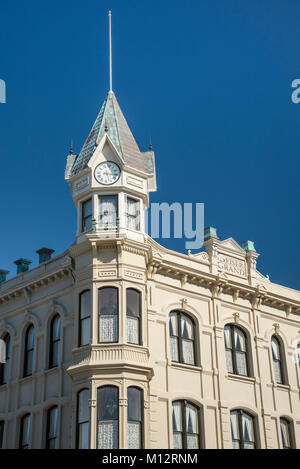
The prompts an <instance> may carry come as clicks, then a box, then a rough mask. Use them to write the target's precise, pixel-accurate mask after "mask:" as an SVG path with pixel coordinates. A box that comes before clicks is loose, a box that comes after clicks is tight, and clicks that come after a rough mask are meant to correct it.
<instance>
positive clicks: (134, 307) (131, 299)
mask: <svg viewBox="0 0 300 469" xmlns="http://www.w3.org/2000/svg"><path fill="white" fill-rule="evenodd" d="M140 300H141V294H140V292H138V291H136V290H132V289H131V288H128V289H127V290H126V304H127V315H128V316H135V317H140V304H141V301H140Z"/></svg>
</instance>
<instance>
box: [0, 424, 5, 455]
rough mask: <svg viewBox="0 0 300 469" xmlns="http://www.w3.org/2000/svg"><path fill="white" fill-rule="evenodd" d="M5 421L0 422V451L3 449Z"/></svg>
mask: <svg viewBox="0 0 300 469" xmlns="http://www.w3.org/2000/svg"><path fill="white" fill-rule="evenodd" d="M4 432H5V420H0V449H4Z"/></svg>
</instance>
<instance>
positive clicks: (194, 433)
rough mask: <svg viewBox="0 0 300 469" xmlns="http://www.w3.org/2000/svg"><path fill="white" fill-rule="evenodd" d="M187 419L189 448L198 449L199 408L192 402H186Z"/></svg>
mask: <svg viewBox="0 0 300 469" xmlns="http://www.w3.org/2000/svg"><path fill="white" fill-rule="evenodd" d="M185 420H186V432H187V447H188V449H197V448H198V446H199V438H198V410H197V409H196V407H194V406H193V405H191V404H186V407H185Z"/></svg>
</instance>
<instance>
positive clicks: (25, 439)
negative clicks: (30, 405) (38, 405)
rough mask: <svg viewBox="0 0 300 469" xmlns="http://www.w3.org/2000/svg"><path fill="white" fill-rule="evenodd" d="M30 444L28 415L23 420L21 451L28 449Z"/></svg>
mask: <svg viewBox="0 0 300 469" xmlns="http://www.w3.org/2000/svg"><path fill="white" fill-rule="evenodd" d="M29 443H30V415H29V414H26V415H24V417H22V419H21V427H20V445H19V448H20V449H28V448H29Z"/></svg>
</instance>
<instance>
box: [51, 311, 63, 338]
mask: <svg viewBox="0 0 300 469" xmlns="http://www.w3.org/2000/svg"><path fill="white" fill-rule="evenodd" d="M60 326H61V319H60V316H56V317H55V318H54V319H53V322H52V340H59V339H60Z"/></svg>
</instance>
